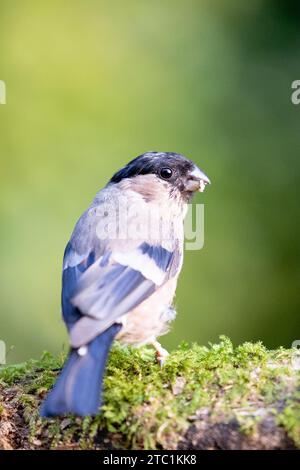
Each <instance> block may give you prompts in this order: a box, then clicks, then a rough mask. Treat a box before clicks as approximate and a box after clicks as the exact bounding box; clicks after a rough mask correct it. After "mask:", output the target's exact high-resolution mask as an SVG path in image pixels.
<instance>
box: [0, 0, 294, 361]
mask: <svg viewBox="0 0 300 470" xmlns="http://www.w3.org/2000/svg"><path fill="white" fill-rule="evenodd" d="M299 27H300V13H299V6H298V8H297V4H296V2H291V1H290V2H289V1H288V2H280V1H271V0H270V1H267V0H252V1H251V2H241V1H240V0H229V1H227V2H223V1H216V0H215V1H209V0H206V1H204V0H202V1H199V0H197V1H196V0H195V1H193V0H187V1H186V2H183V1H175V0H173V1H172V2H170V1H164V0H163V1H157V0H154V1H152V2H149V1H148V0H147V1H146V0H129V1H126V2H125V1H120V0H116V1H112V2H111V1H92V0H87V1H84V0H77V1H64V2H63V1H38V0H36V1H34V0H24V1H22V2H20V1H16V0H0V79H1V80H4V81H5V82H6V86H7V104H6V105H1V106H0V152H1V153H0V154H1V168H0V171H1V176H0V177H1V181H0V185H1V186H0V210H1V231H0V256H1V283H0V311H1V324H0V338H2V339H3V340H4V341H5V342H6V344H7V347H8V348H10V347H11V346H14V349H13V350H11V351H9V353H8V361H9V362H14V361H21V360H24V359H26V358H29V357H35V356H38V355H39V354H40V353H41V351H42V350H45V349H47V350H50V351H53V352H56V351H59V350H61V348H62V345H63V344H65V345H66V344H67V337H66V334H65V329H64V326H63V323H62V321H61V318H60V276H61V261H62V254H63V250H64V246H65V244H66V242H67V240H68V238H69V236H70V233H71V230H72V229H73V226H74V223H75V222H76V220H77V218H78V217H79V216H80V214H81V212H82V211H83V210H84V209H85V208H86V207H87V205H88V204H89V203H90V201H91V199H92V198H93V196H94V194H95V193H96V191H97V190H98V189H99V188H101V187H102V186H103V185H104V184H105V183H106V182H107V180H108V179H109V178H110V176H111V174H112V173H113V172H114V171H115V170H116V169H118V168H119V167H121V166H122V165H123V164H124V163H125V162H126V161H128V160H129V159H131V158H133V157H135V156H136V155H139V154H141V153H143V152H145V151H147V150H153V149H156V150H167V151H177V152H181V153H184V154H186V155H187V156H189V157H191V158H192V159H194V160H195V161H196V162H197V163H198V164H199V166H200V167H201V168H203V169H204V170H205V171H206V172H207V174H208V175H209V176H210V178H211V180H212V183H213V184H212V186H211V187H210V188H209V190H207V191H206V192H205V194H204V195H198V196H197V198H196V202H204V203H205V246H204V249H203V250H201V251H197V252H193V251H190V252H187V253H186V256H185V263H184V269H183V273H182V276H181V279H180V283H179V288H178V295H177V300H176V304H177V308H178V316H177V320H176V322H175V323H174V326H173V329H172V331H171V332H170V333H169V334H168V335H167V336H166V337H164V338H163V344H164V345H165V346H167V347H168V348H170V349H172V348H174V347H176V345H178V343H179V342H180V341H182V340H187V341H199V342H200V343H204V344H206V343H207V342H208V341H215V340H216V339H217V338H218V335H219V334H222V333H224V334H227V335H229V336H230V337H231V338H232V340H233V341H234V342H235V343H238V342H241V341H244V340H263V342H264V343H265V344H266V345H267V346H268V347H275V346H278V345H285V346H290V345H291V343H292V341H293V340H295V339H298V338H299V335H300V331H299V325H300V322H299V307H300V296H299V281H300V267H299V254H300V253H299V251H300V248H299V247H300V243H299V242H300V235H299V229H300V224H299V215H300V214H299V212H300V210H299V195H300V178H299V176H300V157H299V150H300V148H299V147H300V145H299V144H300V133H299V131H300V127H299V124H300V106H298V107H297V106H295V105H293V104H292V103H291V99H290V97H291V92H292V90H291V83H292V81H293V80H296V79H300V62H299V51H300V36H299Z"/></svg>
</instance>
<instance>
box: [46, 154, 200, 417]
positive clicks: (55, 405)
mask: <svg viewBox="0 0 300 470" xmlns="http://www.w3.org/2000/svg"><path fill="white" fill-rule="evenodd" d="M208 183H209V179H208V178H207V177H206V175H205V174H204V173H203V172H202V171H201V170H200V169H199V168H198V167H196V165H195V164H194V163H193V162H191V161H190V160H188V159H186V158H185V157H183V156H182V155H179V154H174V153H168V152H166V153H159V152H149V153H147V154H144V155H142V156H140V157H138V158H137V159H135V160H133V161H132V162H130V163H129V164H127V165H126V166H125V167H124V168H123V169H122V170H120V171H119V172H117V173H116V174H115V175H114V176H113V177H112V179H111V180H110V182H109V183H108V184H107V186H106V187H105V188H104V189H103V190H101V191H99V193H98V194H97V195H96V197H95V199H94V201H93V203H92V204H91V206H90V207H89V208H88V209H87V211H86V212H85V213H84V214H83V215H82V216H81V218H80V219H79V221H78V222H77V224H76V226H75V229H74V231H73V234H72V236H71V239H70V242H69V243H68V245H67V248H66V251H65V256H64V267H63V289H62V307H63V316H64V320H65V323H66V325H67V327H68V331H69V336H70V343H71V348H72V349H71V353H70V357H69V360H68V361H67V363H66V366H65V368H64V370H63V372H62V374H61V377H60V379H59V381H58V383H57V386H56V387H54V389H53V391H52V392H51V393H50V395H49V397H48V399H47V400H46V402H45V404H44V407H43V410H42V414H43V415H45V416H53V415H56V414H64V413H66V412H75V413H76V414H80V415H86V414H95V413H96V412H97V409H98V407H99V403H100V401H99V400H100V384H97V383H95V378H93V377H92V375H93V372H92V371H93V367H97V368H99V373H98V374H96V375H95V377H98V380H100V381H101V380H102V376H103V371H104V366H105V361H106V357H107V354H108V351H109V345H110V343H111V342H112V340H113V339H114V337H116V339H118V340H119V341H121V342H124V343H131V344H136V345H140V344H146V343H153V342H155V341H156V338H157V337H158V336H160V335H162V334H164V333H166V332H167V331H168V328H169V323H170V321H171V320H173V319H174V317H175V310H174V308H173V307H172V302H173V298H174V295H175V290H176V285H177V279H178V276H179V273H180V270H181V267H182V261H183V241H184V233H183V221H184V217H185V215H186V211H187V203H188V201H189V199H190V198H191V196H192V195H193V193H194V192H195V191H196V190H200V191H202V190H203V187H204V186H203V185H205V184H208ZM97 357H98V360H99V365H98V366H97V362H95V360H96V358H97ZM92 364H94V366H92ZM95 364H96V365H95ZM100 369H101V370H100ZM99 377H100V378H99ZM88 380H89V381H91V383H90V384H89V385H88V386H86V385H84V384H81V382H82V381H83V382H86V381H88ZM91 384H92V385H91ZM91 386H92V390H93V393H92V394H91V395H92V398H91V397H89V393H88V390H89V387H91ZM97 386H98V388H97ZM97 390H98V392H99V393H98V395H97ZM97 397H98V398H97Z"/></svg>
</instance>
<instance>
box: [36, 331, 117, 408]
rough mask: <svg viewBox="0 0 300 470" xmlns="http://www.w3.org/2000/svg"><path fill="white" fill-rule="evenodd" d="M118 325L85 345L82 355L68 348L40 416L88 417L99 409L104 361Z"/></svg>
mask: <svg viewBox="0 0 300 470" xmlns="http://www.w3.org/2000/svg"><path fill="white" fill-rule="evenodd" d="M120 328H121V325H120V324H117V323H115V324H113V325H112V326H111V327H110V328H108V329H107V330H106V331H104V332H103V333H101V334H100V335H99V336H97V337H96V338H95V339H93V340H92V341H91V342H90V343H89V344H87V345H86V348H87V349H86V351H82V352H85V354H84V355H80V354H79V353H78V350H76V349H72V350H71V351H70V354H69V357H68V359H67V361H66V363H65V365H64V367H63V370H62V372H61V374H60V376H59V378H58V379H57V382H56V383H55V385H54V387H53V389H52V390H51V391H50V393H49V394H48V396H47V398H46V400H45V401H44V403H43V405H42V407H41V410H40V414H41V416H45V417H50V416H59V415H65V414H68V413H72V414H75V415H78V416H88V415H95V414H97V413H98V412H99V407H100V404H101V388H102V380H103V374H104V370H105V364H106V360H107V356H108V353H109V350H110V347H111V343H112V341H113V339H114V337H115V336H116V334H117V333H118V332H119V330H120ZM79 352H80V351H79Z"/></svg>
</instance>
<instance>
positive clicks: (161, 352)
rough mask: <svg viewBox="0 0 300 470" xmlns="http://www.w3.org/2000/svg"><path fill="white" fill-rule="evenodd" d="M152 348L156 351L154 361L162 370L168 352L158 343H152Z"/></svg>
mask: <svg viewBox="0 0 300 470" xmlns="http://www.w3.org/2000/svg"><path fill="white" fill-rule="evenodd" d="M152 344H153V346H154V348H155V350H156V354H155V355H156V360H157V362H158V363H159V365H160V367H161V368H162V367H163V366H164V364H165V362H166V359H167V357H168V355H169V353H168V351H167V350H166V349H164V348H163V347H162V346H161V345H160V344H159V342H158V341H154V342H153V343H152Z"/></svg>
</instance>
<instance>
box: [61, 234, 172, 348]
mask: <svg viewBox="0 0 300 470" xmlns="http://www.w3.org/2000/svg"><path fill="white" fill-rule="evenodd" d="M174 247H175V249H174V250H173V251H169V250H167V249H165V248H163V247H162V246H161V245H152V244H150V243H146V242H143V243H140V244H139V245H137V246H136V248H134V249H132V248H131V249H130V250H129V251H125V250H124V249H123V251H117V250H116V248H114V250H113V251H111V252H109V251H107V252H106V253H105V254H104V255H103V256H102V257H101V258H100V259H98V260H97V261H95V262H94V263H93V264H92V265H91V266H90V267H88V269H87V270H86V271H85V272H84V273H83V274H82V276H81V277H80V279H79V281H78V283H77V286H76V291H75V293H74V296H73V297H72V299H71V302H72V304H73V306H74V307H76V308H77V309H78V310H79V311H80V312H81V314H83V315H84V316H83V317H82V318H80V319H79V320H78V321H77V322H76V324H75V325H74V326H73V327H72V328H71V330H70V339H71V344H72V346H73V347H79V346H81V345H83V344H86V343H87V342H89V341H91V340H92V339H93V338H94V337H95V336H97V334H99V333H100V332H101V331H104V330H105V329H106V328H107V327H108V326H110V325H111V324H112V323H113V322H114V321H117V320H118V319H120V317H121V316H122V315H124V314H126V313H127V312H129V311H130V310H132V309H133V308H135V307H136V306H137V305H139V304H140V303H141V302H143V301H144V300H145V299H146V298H148V297H149V296H150V295H151V294H152V293H153V292H154V291H155V290H156V289H157V288H158V287H159V286H161V285H162V284H164V283H165V282H166V280H167V279H169V278H170V276H173V275H175V271H176V270H174V269H173V268H174V264H176V263H177V262H178V257H179V256H180V253H179V251H178V248H177V246H176V244H175V245H174Z"/></svg>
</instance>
